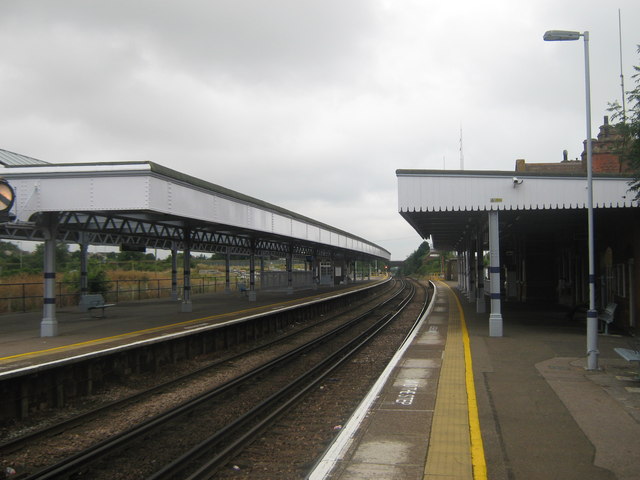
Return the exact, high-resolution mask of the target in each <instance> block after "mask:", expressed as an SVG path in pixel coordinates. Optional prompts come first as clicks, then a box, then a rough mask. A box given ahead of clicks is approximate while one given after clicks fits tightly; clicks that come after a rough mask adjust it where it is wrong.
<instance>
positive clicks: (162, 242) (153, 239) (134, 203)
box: [0, 162, 390, 260]
mask: <svg viewBox="0 0 640 480" xmlns="http://www.w3.org/2000/svg"><path fill="white" fill-rule="evenodd" d="M2 176H3V177H4V178H5V179H6V180H7V181H8V182H9V183H10V184H11V186H12V187H13V188H14V189H15V192H16V201H15V205H14V207H13V209H12V214H13V215H15V220H14V221H11V222H9V223H5V224H2V225H0V237H2V238H5V239H15V240H36V241H43V240H46V239H48V238H51V237H54V238H55V239H56V240H59V241H63V242H69V243H85V244H90V245H111V246H122V245H125V246H129V247H137V248H140V247H145V248H158V249H167V250H185V249H187V248H188V249H189V250H191V251H199V252H211V253H230V254H235V255H250V254H255V255H283V256H284V255H288V254H292V255H296V256H312V255H313V256H316V257H327V258H328V257H342V256H344V257H348V258H352V259H376V258H377V259H383V260H389V258H390V254H389V252H388V251H387V250H385V249H383V248H381V247H379V246H378V245H375V244H373V243H371V242H368V241H366V240H364V239H362V238H359V237H356V236H354V235H351V234H349V233H347V232H344V231H342V230H339V229H336V228H333V227H330V226H328V225H325V224H323V223H320V222H317V221H315V220H312V219H310V218H307V217H304V216H301V215H299V214H296V213H294V212H291V211H289V210H286V209H283V208H280V207H277V206H275V205H272V204H269V203H266V202H263V201H261V200H258V199H255V198H252V197H249V196H246V195H243V194H240V193H238V192H234V191H232V190H229V189H226V188H224V187H220V186H218V185H214V184H211V183H208V182H205V181H202V180H200V179H197V178H194V177H191V176H188V175H184V174H181V173H179V172H176V171H173V170H170V169H167V168H165V167H162V166H160V165H157V164H154V163H151V162H125V163H103V164H62V165H53V164H50V165H46V166H43V165H41V164H37V165H32V166H24V165H21V166H19V167H9V168H5V169H4V170H2Z"/></svg>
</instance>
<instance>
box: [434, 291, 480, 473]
mask: <svg viewBox="0 0 640 480" xmlns="http://www.w3.org/2000/svg"><path fill="white" fill-rule="evenodd" d="M440 285H444V286H446V287H447V288H448V289H449V291H450V296H449V305H450V308H451V309H452V308H453V300H452V299H455V302H456V305H457V309H458V313H459V315H458V318H459V320H458V318H456V316H455V315H454V312H453V311H451V310H450V311H449V323H448V331H447V341H446V344H445V349H444V353H443V359H442V368H441V371H440V379H439V381H438V390H437V395H436V405H435V409H434V413H433V421H432V425H431V434H430V440H429V449H428V452H427V460H426V464H425V471H424V480H445V479H451V480H453V479H456V480H459V479H471V478H473V479H474V480H486V478H487V472H486V463H485V457H484V448H483V445H482V436H481V433H480V422H479V418H478V407H477V400H476V393H475V384H474V381H473V369H472V364H471V349H470V343H469V333H468V330H467V327H466V323H465V320H464V313H463V311H462V306H461V304H460V301H459V300H458V298H457V296H456V295H455V294H454V293H453V291H451V289H450V288H449V287H448V285H446V284H442V283H440Z"/></svg>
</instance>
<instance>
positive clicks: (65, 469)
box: [25, 290, 402, 480]
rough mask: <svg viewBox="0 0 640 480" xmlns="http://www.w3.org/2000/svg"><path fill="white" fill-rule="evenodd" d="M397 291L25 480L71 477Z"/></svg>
mask: <svg viewBox="0 0 640 480" xmlns="http://www.w3.org/2000/svg"><path fill="white" fill-rule="evenodd" d="M401 292H402V290H400V291H398V292H396V293H395V294H394V295H393V296H392V298H391V299H387V300H385V301H383V302H380V303H379V304H377V305H375V306H374V307H373V308H371V309H369V310H368V311H367V312H365V313H363V314H361V315H358V316H357V317H355V318H353V319H351V320H350V321H349V322H346V323H345V324H343V325H340V326H338V327H336V328H334V329H333V330H331V331H330V332H327V333H325V334H323V335H321V336H320V337H317V338H315V339H313V340H311V341H309V342H307V343H305V344H303V345H301V346H299V347H297V348H295V349H293V350H291V351H289V352H287V353H286V354H284V355H282V356H280V357H278V358H276V359H273V360H271V361H269V362H267V363H265V364H263V365H261V366H260V367H258V368H256V369H254V370H252V371H251V372H248V373H245V374H243V375H240V376H238V377H236V378H234V379H231V380H229V381H227V382H225V383H223V384H221V385H219V386H218V387H216V388H214V389H212V390H210V391H208V392H205V393H203V394H201V395H198V396H197V397H195V398H193V399H191V400H188V401H187V402H185V403H183V404H181V405H178V406H177V407H175V408H172V409H170V410H167V411H166V412H163V413H160V414H158V415H156V416H154V417H152V418H150V419H148V420H146V421H144V422H142V423H140V424H138V425H136V426H134V427H132V428H130V429H129V430H126V431H124V432H121V433H119V434H116V435H114V436H112V437H109V438H107V439H105V440H104V441H102V442H99V443H97V444H94V445H92V446H90V447H88V448H87V449H85V450H84V451H82V452H79V453H77V454H75V455H72V456H70V457H68V458H65V459H64V460H62V461H60V462H58V463H56V464H54V465H51V466H48V467H45V468H43V469H41V470H39V471H38V472H36V473H34V474H32V475H30V476H27V477H25V480H48V479H60V478H68V477H70V476H71V475H73V474H75V473H76V472H79V471H80V470H82V469H83V468H86V467H87V466H88V465H89V464H91V463H94V462H96V461H98V460H99V459H100V458H102V457H104V456H106V455H108V454H110V453H112V452H115V451H117V450H120V449H122V448H124V445H126V444H128V443H130V442H132V441H133V440H135V439H137V438H139V437H140V436H142V435H144V434H146V433H148V432H150V431H152V430H153V429H155V428H158V427H160V426H162V425H163V424H164V423H166V422H168V421H169V420H172V419H174V418H176V417H178V416H180V415H182V414H186V413H188V412H189V411H191V410H192V409H194V408H196V407H197V406H199V405H200V404H202V403H204V402H207V401H210V400H212V399H213V398H215V397H216V396H219V395H222V394H223V393H225V392H228V391H230V390H232V389H235V388H238V387H239V386H240V385H242V384H243V383H245V382H247V381H250V380H251V379H253V378H255V377H257V376H259V375H260V374H262V373H264V372H266V371H268V370H271V369H274V368H276V367H277V366H279V365H281V364H284V363H286V362H288V361H290V360H291V359H292V358H295V357H296V356H299V355H301V354H302V353H304V352H306V351H308V350H309V349H311V348H313V347H314V346H316V345H319V344H321V343H324V342H326V341H327V340H329V339H330V338H331V337H332V336H335V335H337V334H338V333H339V332H342V331H344V330H345V329H347V328H349V327H350V326H352V325H353V324H355V323H358V322H360V321H361V320H362V319H363V318H365V317H366V316H367V315H369V314H370V313H371V312H373V311H374V310H376V309H379V308H380V307H381V306H382V305H385V304H387V303H388V302H390V301H391V300H392V299H393V298H396V297H397V296H398V295H400V294H401Z"/></svg>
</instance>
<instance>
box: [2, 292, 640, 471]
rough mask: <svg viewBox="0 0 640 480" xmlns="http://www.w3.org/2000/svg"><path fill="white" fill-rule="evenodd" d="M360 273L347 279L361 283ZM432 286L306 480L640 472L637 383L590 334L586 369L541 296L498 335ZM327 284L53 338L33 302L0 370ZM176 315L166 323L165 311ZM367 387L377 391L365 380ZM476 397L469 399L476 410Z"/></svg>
mask: <svg viewBox="0 0 640 480" xmlns="http://www.w3.org/2000/svg"><path fill="white" fill-rule="evenodd" d="M362 285H364V284H362V283H361V284H356V286H362ZM437 285H438V288H437V295H436V297H435V300H434V302H433V305H432V307H431V308H432V309H431V311H430V312H429V313H428V315H426V316H425V317H424V320H423V323H422V325H421V326H420V328H419V329H418V330H416V333H415V335H414V336H413V338H411V339H410V341H408V342H407V343H406V345H405V347H404V348H403V349H402V350H400V351H399V352H398V354H397V355H396V358H395V359H394V362H393V363H392V364H390V365H389V367H388V368H387V370H386V373H385V375H384V376H382V377H381V378H380V379H379V380H378V382H377V383H376V387H374V389H373V390H372V391H371V392H370V394H369V396H368V397H367V398H366V399H365V400H364V401H363V404H362V406H361V408H360V409H359V411H358V412H356V413H355V414H354V415H353V417H352V420H351V421H350V422H349V423H347V424H345V425H344V426H343V428H342V431H341V433H340V434H339V435H338V436H337V437H336V440H335V441H334V443H333V445H332V446H331V448H330V449H329V450H328V452H327V454H326V455H325V456H324V457H323V458H322V459H321V460H320V461H319V462H318V464H317V465H316V469H315V470H314V472H313V473H312V474H311V478H314V479H319V478H331V479H341V480H351V479H360V480H362V479H368V478H372V479H373V478H376V479H377V478H385V479H394V478H396V479H403V480H404V479H416V480H427V479H428V480H432V479H442V480H447V479H454V478H455V479H474V480H476V479H484V478H490V479H492V480H538V479H540V480H543V479H544V480H549V479H563V480H571V479H576V480H577V479H580V480H582V479H585V478H588V479H593V480H613V479H618V480H631V479H637V478H640V448H638V447H640V382H639V381H638V380H637V379H636V376H637V373H636V372H635V368H637V366H636V365H631V364H629V363H628V362H626V361H625V360H623V359H622V358H620V357H619V356H618V355H617V354H616V353H615V351H614V348H616V347H629V346H630V343H632V340H633V339H632V338H631V337H628V336H622V335H615V334H611V335H601V336H599V339H598V341H599V350H600V355H599V366H600V369H599V370H597V371H587V370H585V366H586V356H585V351H586V329H585V327H584V324H583V322H581V321H579V320H572V319H569V318H567V317H566V316H565V315H564V313H562V312H558V311H554V310H552V309H551V308H550V307H548V306H545V305H520V304H511V303H508V302H505V303H504V304H503V317H504V336H503V337H489V327H488V314H477V313H475V303H473V304H471V303H469V302H467V301H466V299H464V298H463V297H462V296H461V295H460V294H459V292H458V291H457V290H454V289H453V288H452V286H450V285H448V284H446V283H444V282H437ZM336 291H337V289H336V288H331V289H324V288H319V289H318V290H315V291H312V290H302V291H296V292H294V293H293V294H290V295H287V294H286V293H285V292H261V293H260V295H258V300H257V301H256V302H248V300H247V299H246V297H243V296H241V295H239V294H237V293H234V294H231V295H229V294H224V293H217V294H209V295H202V296H197V297H194V298H193V301H194V303H193V311H192V312H190V313H177V312H178V309H179V305H178V304H177V303H176V302H175V301H173V302H172V301H169V300H160V301H158V300H153V301H146V302H145V301H143V302H131V303H124V302H120V303H118V305H117V306H116V307H113V308H112V309H110V310H108V311H107V317H106V318H102V319H101V318H92V317H91V315H90V314H89V313H87V312H80V311H78V310H77V309H75V308H73V309H63V310H60V311H58V315H57V318H58V321H59V331H60V335H59V336H57V337H49V338H40V337H39V322H40V319H41V313H40V312H36V313H27V314H17V315H6V316H2V317H0V374H2V373H3V372H8V371H10V370H12V369H19V368H23V367H24V366H26V365H32V364H34V363H38V362H40V363H46V362H50V361H55V360H56V359H58V358H64V357H69V356H73V355H79V354H82V353H83V352H85V351H89V350H95V349H96V348H109V347H111V346H114V345H121V344H125V343H131V342H136V341H139V340H143V339H146V338H149V337H151V336H157V335H164V334H170V333H172V332H179V331H184V330H188V329H192V328H198V327H199V326H201V325H206V324H213V323H216V322H224V321H227V320H232V319H234V318H240V317H247V316H251V315H254V314H260V313H263V312H268V311H271V310H273V309H277V308H283V307H286V306H288V305H291V304H294V303H303V302H306V301H309V298H310V297H311V298H313V297H317V296H322V295H329V294H332V293H335V292H336ZM176 318H177V319H178V320H176ZM376 389H377V390H376ZM474 405H475V407H474Z"/></svg>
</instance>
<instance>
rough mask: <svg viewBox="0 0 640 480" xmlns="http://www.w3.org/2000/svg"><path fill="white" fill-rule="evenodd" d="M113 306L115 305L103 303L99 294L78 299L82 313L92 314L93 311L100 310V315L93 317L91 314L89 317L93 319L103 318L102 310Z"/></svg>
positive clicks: (102, 298)
mask: <svg viewBox="0 0 640 480" xmlns="http://www.w3.org/2000/svg"><path fill="white" fill-rule="evenodd" d="M115 305H116V304H115V303H104V297H103V296H102V295H101V294H99V293H95V294H93V293H92V294H90V295H83V296H82V297H81V298H80V304H79V306H80V309H81V310H82V311H83V312H93V311H94V310H100V311H101V314H100V315H94V314H93V313H92V314H91V316H92V317H94V318H104V316H105V313H104V310H105V309H106V308H109V307H115Z"/></svg>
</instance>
